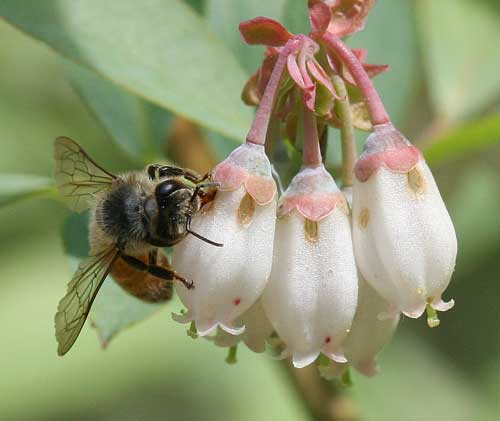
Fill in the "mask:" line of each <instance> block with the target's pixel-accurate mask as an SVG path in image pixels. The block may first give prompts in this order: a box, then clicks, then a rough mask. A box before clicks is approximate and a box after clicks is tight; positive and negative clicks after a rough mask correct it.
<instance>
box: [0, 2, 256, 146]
mask: <svg viewBox="0 0 500 421" xmlns="http://www.w3.org/2000/svg"><path fill="white" fill-rule="evenodd" d="M0 15H1V16H2V17H4V18H5V19H6V20H7V21H8V22H10V23H11V24H13V25H15V26H17V27H18V28H19V29H21V30H23V31H24V32H26V33H28V34H29V35H32V36H34V37H35V38H38V39H40V40H42V41H43V42H45V43H47V44H48V45H49V46H51V47H52V48H54V49H55V50H56V51H58V52H59V53H61V54H62V55H64V56H65V57H67V58H69V59H71V60H72V61H76V62H78V63H80V64H82V65H84V66H86V67H88V68H90V69H92V70H94V71H96V72H97V73H99V74H101V75H102V76H104V77H106V78H108V79H110V80H111V81H113V82H114V83H116V84H118V85H120V86H123V87H124V88H126V89H128V90H130V91H131V92H133V93H135V94H137V95H139V96H142V97H144V98H146V99H148V100H149V101H151V102H154V103H156V104H158V105H160V106H162V107H165V108H168V109H170V110H171V111H173V112H175V113H178V114H181V115H183V116H185V117H187V118H189V119H192V120H194V121H196V122H197V123H199V124H201V125H204V126H207V127H209V128H211V129H213V130H215V131H219V132H221V133H224V134H226V135H227V136H229V137H233V138H238V139H241V138H243V136H244V135H245V134H246V131H247V128H248V126H249V123H250V120H251V115H252V113H251V111H250V110H249V109H248V108H246V107H244V105H243V104H242V103H241V101H240V98H239V92H240V90H241V87H242V86H243V84H244V82H245V73H244V71H243V70H242V69H241V67H240V65H239V64H238V62H237V60H236V59H235V58H234V56H233V55H232V54H231V52H230V51H228V50H227V49H226V48H225V46H224V45H223V44H222V43H221V42H220V41H219V40H218V39H217V38H216V37H215V36H214V35H213V34H212V33H211V32H210V31H209V30H208V28H207V27H206V25H205V23H204V21H203V20H202V19H201V17H199V16H198V15H197V14H196V13H195V12H194V11H193V10H192V9H191V8H190V7H189V6H188V5H186V4H184V3H183V2H181V1H180V0H145V1H142V2H137V1H135V0H121V1H113V2H103V1H100V0H87V1H84V2H83V1H71V2H68V1H65V0H54V1H51V2H40V1H38V0H26V1H23V2H19V1H17V0H3V1H2V2H1V3H0ZM234 31H235V33H236V28H234Z"/></svg>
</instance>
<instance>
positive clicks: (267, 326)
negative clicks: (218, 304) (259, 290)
mask: <svg viewBox="0 0 500 421" xmlns="http://www.w3.org/2000/svg"><path fill="white" fill-rule="evenodd" d="M235 325H237V326H245V332H243V333H242V334H241V335H237V336H236V335H231V334H229V333H227V332H226V331H224V330H222V329H218V331H217V334H216V335H215V336H214V337H213V338H210V339H213V341H214V343H215V344H216V345H217V346H220V347H231V346H234V345H237V344H238V343H239V342H241V341H243V343H244V344H245V345H246V346H247V347H248V348H249V349H250V350H252V351H253V352H258V353H262V352H264V351H265V350H266V342H267V339H268V338H269V337H270V336H271V334H272V333H273V330H274V328H273V326H272V324H271V322H269V319H268V318H267V316H266V313H264V309H263V308H262V300H260V299H259V300H257V301H256V302H255V303H254V304H253V305H252V307H250V308H249V309H248V310H247V311H245V312H244V313H243V314H242V315H241V316H240V317H238V318H237V319H236V321H235Z"/></svg>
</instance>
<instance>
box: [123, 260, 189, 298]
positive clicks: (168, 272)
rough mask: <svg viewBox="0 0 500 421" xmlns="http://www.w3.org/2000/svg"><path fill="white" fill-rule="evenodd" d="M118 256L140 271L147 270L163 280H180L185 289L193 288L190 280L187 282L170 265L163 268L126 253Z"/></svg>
mask: <svg viewBox="0 0 500 421" xmlns="http://www.w3.org/2000/svg"><path fill="white" fill-rule="evenodd" d="M120 257H121V258H122V259H123V261H125V262H126V263H127V264H129V265H130V266H132V267H133V268H135V269H137V270H140V271H142V272H149V273H150V274H151V275H153V276H156V277H157V278H160V279H164V280H165V281H179V282H182V283H183V284H184V286H185V287H186V288H187V289H191V288H194V285H193V282H192V281H191V282H188V281H186V279H184V278H183V277H182V276H179V275H177V273H175V271H174V270H173V269H172V268H171V267H170V266H168V267H167V268H163V267H161V266H158V265H156V264H154V265H152V264H146V263H144V262H143V261H141V260H139V259H137V258H136V257H133V256H129V255H128V254H120Z"/></svg>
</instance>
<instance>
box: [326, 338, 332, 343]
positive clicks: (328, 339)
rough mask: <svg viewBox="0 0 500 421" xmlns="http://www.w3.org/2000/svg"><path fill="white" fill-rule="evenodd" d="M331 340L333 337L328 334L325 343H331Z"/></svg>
mask: <svg viewBox="0 0 500 421" xmlns="http://www.w3.org/2000/svg"><path fill="white" fill-rule="evenodd" d="M331 341H332V338H330V337H329V336H327V337H326V338H325V344H329V343H330V342H331Z"/></svg>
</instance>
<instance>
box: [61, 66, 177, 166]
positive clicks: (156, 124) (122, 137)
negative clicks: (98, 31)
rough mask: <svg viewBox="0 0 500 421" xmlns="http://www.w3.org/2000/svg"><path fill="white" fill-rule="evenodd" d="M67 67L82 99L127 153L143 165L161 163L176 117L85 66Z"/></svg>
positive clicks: (69, 75)
mask: <svg viewBox="0 0 500 421" xmlns="http://www.w3.org/2000/svg"><path fill="white" fill-rule="evenodd" d="M64 64H65V68H66V71H67V74H68V77H69V78H70V81H71V83H72V85H73V86H74V88H75V90H76V91H77V92H78V94H79V95H80V98H81V99H82V100H83V102H84V103H85V104H86V105H87V106H88V107H89V108H90V110H91V111H92V113H93V114H94V115H95V116H96V118H97V119H98V120H99V121H100V123H101V124H102V125H103V126H104V128H105V129H106V130H107V131H108V133H109V134H110V135H111V137H112V138H113V140H115V141H116V143H117V144H118V145H119V146H120V147H121V148H122V149H123V151H124V152H126V153H127V154H128V155H129V156H130V157H131V158H132V159H134V160H135V161H140V162H141V163H147V162H152V161H155V160H158V159H159V157H160V156H161V154H162V147H163V146H164V145H165V140H166V138H167V136H168V129H169V127H170V124H171V122H172V119H173V115H172V114H171V113H169V112H168V111H167V110H165V109H163V108H160V107H158V106H157V105H154V104H152V103H150V102H147V101H145V100H144V99H142V98H140V97H138V96H136V95H133V94H131V93H130V92H128V91H125V90H123V89H121V88H119V87H118V86H116V85H114V84H113V83H111V82H110V81H109V80H106V79H103V78H102V77H99V76H98V75H97V74H95V73H94V72H91V71H90V70H87V69H86V68H84V67H81V66H78V65H76V64H74V63H73V62H70V61H65V63H64Z"/></svg>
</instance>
